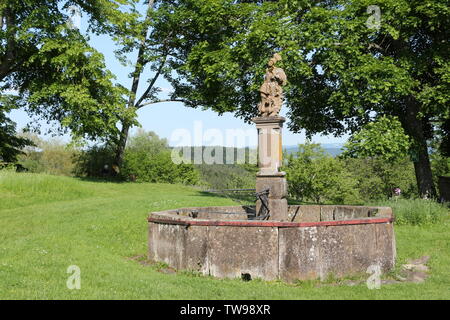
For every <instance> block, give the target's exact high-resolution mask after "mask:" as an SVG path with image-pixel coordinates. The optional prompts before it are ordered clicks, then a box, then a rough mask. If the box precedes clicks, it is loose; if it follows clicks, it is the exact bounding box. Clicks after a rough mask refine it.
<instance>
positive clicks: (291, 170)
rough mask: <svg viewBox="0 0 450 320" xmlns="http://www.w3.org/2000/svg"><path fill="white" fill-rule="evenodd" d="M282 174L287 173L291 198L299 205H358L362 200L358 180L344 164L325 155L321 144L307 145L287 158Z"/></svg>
mask: <svg viewBox="0 0 450 320" xmlns="http://www.w3.org/2000/svg"><path fill="white" fill-rule="evenodd" d="M283 170H285V171H286V173H287V179H288V183H289V194H290V196H291V197H293V198H295V199H297V200H300V201H313V202H315V203H334V204H358V203H361V197H360V195H359V192H358V189H357V180H356V179H354V178H353V177H352V176H351V174H350V172H349V171H348V170H347V169H346V168H345V166H344V165H343V163H342V162H341V161H339V160H338V159H336V158H333V157H331V156H329V155H327V154H326V153H325V151H324V150H323V149H322V148H321V147H320V145H318V144H313V143H310V142H307V143H306V144H304V145H299V151H298V152H297V153H296V154H295V155H294V154H291V155H289V156H288V159H287V165H286V167H285V168H283Z"/></svg>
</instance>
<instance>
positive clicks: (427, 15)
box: [154, 0, 450, 196]
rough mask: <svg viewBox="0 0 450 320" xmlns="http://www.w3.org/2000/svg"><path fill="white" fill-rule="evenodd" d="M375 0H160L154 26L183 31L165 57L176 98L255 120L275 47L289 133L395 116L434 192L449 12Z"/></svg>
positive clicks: (441, 2)
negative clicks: (432, 152)
mask: <svg viewBox="0 0 450 320" xmlns="http://www.w3.org/2000/svg"><path fill="white" fill-rule="evenodd" d="M372 4H373V3H372V1H369V0H357V1H349V0H332V1H317V2H312V1H307V0H279V1H256V0H255V1H243V0H242V1H236V0H211V1H202V0H168V1H164V4H161V7H160V9H159V10H158V12H159V13H158V14H159V15H158V17H157V19H158V22H155V24H154V28H155V30H157V32H156V31H155V35H157V36H158V37H159V38H160V39H164V38H165V37H167V36H168V35H169V34H170V33H171V32H173V33H176V34H177V38H176V40H173V42H171V43H170V45H169V47H170V48H171V54H170V56H169V57H168V59H167V63H168V65H169V66H170V67H171V68H172V69H173V70H174V71H176V73H175V72H174V73H173V75H172V77H171V78H170V81H171V83H172V85H173V87H174V89H175V90H174V94H173V95H172V97H171V98H172V99H182V100H185V101H186V104H187V105H188V106H191V107H198V106H202V107H204V108H210V109H213V110H215V111H217V112H219V113H224V112H235V113H236V115H237V116H240V117H243V118H244V119H246V120H247V121H249V120H250V119H251V118H252V117H253V116H255V115H256V112H257V108H256V105H257V102H258V99H259V98H258V88H259V86H260V84H261V83H262V81H263V75H264V69H265V65H266V63H267V61H268V59H269V57H270V56H272V55H273V53H274V52H279V53H280V54H281V55H282V57H283V59H284V60H283V63H282V67H283V68H284V69H285V71H286V74H287V75H288V78H289V85H288V86H287V87H286V106H287V107H288V109H289V113H288V115H289V117H290V119H291V122H290V124H289V127H290V129H291V130H293V131H294V132H299V131H301V130H303V129H306V131H307V133H308V135H312V134H315V133H323V134H334V135H336V136H339V135H342V134H344V133H345V132H355V131H358V130H359V128H360V127H361V126H362V125H364V124H366V123H368V122H371V121H372V120H373V119H374V118H378V117H381V116H383V115H386V116H396V117H398V119H399V121H400V122H401V124H402V127H403V129H404V130H405V132H406V134H407V135H408V136H409V137H410V138H411V139H412V142H413V146H412V150H413V151H414V152H413V154H414V166H415V173H416V176H417V181H418V182H419V192H420V195H421V196H426V195H427V194H428V195H435V194H436V192H435V188H434V185H433V180H432V172H431V167H430V160H429V154H428V147H427V141H428V140H429V139H431V138H432V137H433V135H434V133H435V130H436V129H437V128H436V127H439V126H441V124H442V123H446V121H448V119H449V118H450V114H449V109H448V105H449V94H448V92H449V83H450V80H449V79H450V76H449V75H450V62H449V61H450V59H449V54H450V50H449V44H448V30H447V26H448V24H449V21H448V19H449V16H450V15H449V10H450V9H449V7H448V4H447V1H445V0H420V1H419V0H380V1H378V2H377V5H378V6H377V7H374V6H371V5H372ZM174 12H176V14H173V13H174ZM378 13H381V20H380V21H378V20H377V18H378V17H377V14H378Z"/></svg>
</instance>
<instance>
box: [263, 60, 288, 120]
mask: <svg viewBox="0 0 450 320" xmlns="http://www.w3.org/2000/svg"><path fill="white" fill-rule="evenodd" d="M281 60H282V58H281V56H280V55H279V54H278V53H276V54H275V55H274V56H273V58H272V59H270V61H269V64H268V68H267V71H266V76H265V80H264V84H263V85H262V86H261V89H259V91H260V93H261V103H260V104H259V106H258V109H259V115H260V116H261V117H276V116H278V115H279V113H280V111H281V106H282V105H283V101H284V96H283V88H282V86H284V85H286V83H287V77H286V73H285V72H284V70H283V69H281V68H277V67H276V66H275V65H276V63H277V62H278V61H281Z"/></svg>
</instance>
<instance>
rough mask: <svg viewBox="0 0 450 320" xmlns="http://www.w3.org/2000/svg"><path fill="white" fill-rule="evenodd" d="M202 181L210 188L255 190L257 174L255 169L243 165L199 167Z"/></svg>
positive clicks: (204, 165)
mask: <svg viewBox="0 0 450 320" xmlns="http://www.w3.org/2000/svg"><path fill="white" fill-rule="evenodd" d="M196 168H198V170H199V172H200V176H201V179H202V181H203V182H204V183H205V184H206V186H207V187H208V188H211V189H214V190H224V189H254V188H255V183H256V182H255V181H256V180H255V179H256V178H255V177H256V172H255V170H254V167H251V166H243V165H225V164H223V165H222V164H213V165H206V164H203V165H197V166H196Z"/></svg>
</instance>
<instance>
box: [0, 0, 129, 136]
mask: <svg viewBox="0 0 450 320" xmlns="http://www.w3.org/2000/svg"><path fill="white" fill-rule="evenodd" d="M129 1H134V0H119V1H114V2H113V1H107V0H93V1H81V0H67V1H50V0H27V1H15V0H4V1H2V2H1V4H0V43H1V45H0V94H1V96H2V97H3V99H2V101H1V103H2V105H0V109H2V110H5V109H7V110H11V109H14V108H23V109H24V110H26V111H27V112H28V114H29V115H30V116H35V117H37V118H39V119H43V120H47V121H48V122H54V121H56V123H57V124H59V127H58V129H59V130H60V131H68V130H70V131H71V133H72V134H73V135H76V136H84V137H87V138H91V139H95V138H98V137H105V136H108V135H115V134H117V132H116V131H117V128H116V126H115V124H116V122H117V121H118V119H121V118H126V117H127V116H128V115H127V113H126V111H125V110H124V108H123V105H124V103H123V94H124V93H126V91H125V90H124V89H123V88H121V87H119V86H115V85H114V84H113V79H114V77H113V75H112V74H111V73H110V72H109V71H107V70H106V68H105V64H104V61H103V55H102V54H100V53H99V52H98V51H96V50H94V49H93V48H92V47H91V46H89V44H88V38H87V37H85V36H83V35H81V34H80V32H79V30H77V29H74V28H71V27H70V24H68V23H67V22H68V15H67V14H66V13H65V11H66V10H67V9H68V8H69V6H71V5H77V6H79V7H80V8H81V9H82V12H83V13H84V14H86V15H88V17H89V19H88V23H89V28H88V30H89V31H91V32H95V33H98V34H101V33H108V34H112V35H114V34H116V33H117V32H116V26H118V25H121V24H126V23H128V22H129V21H131V20H132V19H133V18H134V15H133V14H130V13H127V12H122V11H121V10H120V5H121V4H126V3H127V2H129ZM5 97H9V98H8V99H5Z"/></svg>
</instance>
